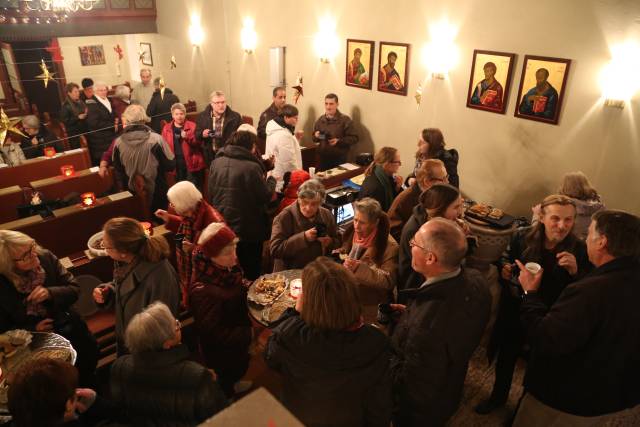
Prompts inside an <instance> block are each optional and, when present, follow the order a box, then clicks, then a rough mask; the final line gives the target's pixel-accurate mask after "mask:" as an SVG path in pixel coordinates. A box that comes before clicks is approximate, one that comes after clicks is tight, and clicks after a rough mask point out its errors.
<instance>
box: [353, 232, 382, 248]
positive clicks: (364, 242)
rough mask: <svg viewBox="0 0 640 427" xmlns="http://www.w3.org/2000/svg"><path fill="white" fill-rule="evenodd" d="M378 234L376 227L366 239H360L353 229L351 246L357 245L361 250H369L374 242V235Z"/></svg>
mask: <svg viewBox="0 0 640 427" xmlns="http://www.w3.org/2000/svg"><path fill="white" fill-rule="evenodd" d="M377 234H378V228H377V227H376V228H375V229H374V230H373V232H372V233H371V234H369V235H368V236H367V237H362V236H360V234H358V232H357V231H355V229H354V230H353V245H354V246H355V245H358V246H360V247H361V248H367V249H368V248H371V247H373V243H374V242H375V240H376V235H377Z"/></svg>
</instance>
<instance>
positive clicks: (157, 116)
mask: <svg viewBox="0 0 640 427" xmlns="http://www.w3.org/2000/svg"><path fill="white" fill-rule="evenodd" d="M176 102H180V100H179V99H178V97H177V96H176V95H174V94H173V91H172V90H171V89H169V88H165V89H164V96H160V89H156V90H155V92H153V95H151V100H150V101H149V105H147V116H149V117H150V118H151V125H150V127H151V129H153V131H154V132H156V133H160V132H162V123H161V122H162V120H164V121H166V122H170V121H171V106H172V105H173V104H175V103H176Z"/></svg>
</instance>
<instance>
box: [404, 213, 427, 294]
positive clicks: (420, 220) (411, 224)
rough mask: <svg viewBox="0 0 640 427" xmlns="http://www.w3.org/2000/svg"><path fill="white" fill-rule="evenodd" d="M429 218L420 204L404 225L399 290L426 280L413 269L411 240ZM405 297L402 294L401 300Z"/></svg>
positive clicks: (415, 285)
mask: <svg viewBox="0 0 640 427" xmlns="http://www.w3.org/2000/svg"><path fill="white" fill-rule="evenodd" d="M426 220H427V213H426V212H425V211H424V208H423V207H422V205H420V204H418V205H417V206H416V207H415V208H413V215H411V217H410V218H409V221H407V223H406V224H405V225H404V226H403V227H402V234H401V236H400V242H399V244H398V245H399V256H398V290H403V289H409V288H417V287H419V286H420V285H421V284H422V283H423V282H424V276H423V275H422V274H420V273H418V272H416V271H414V270H413V267H411V258H412V257H411V246H410V245H409V242H410V241H411V239H413V236H415V235H416V232H417V231H418V230H419V229H420V227H422V224H424V223H425V222H426ZM403 301H404V297H403V296H402V295H401V301H400V302H403Z"/></svg>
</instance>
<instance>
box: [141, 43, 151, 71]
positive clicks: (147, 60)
mask: <svg viewBox="0 0 640 427" xmlns="http://www.w3.org/2000/svg"><path fill="white" fill-rule="evenodd" d="M140 53H141V55H142V65H148V66H150V67H153V54H152V53H151V43H144V42H141V43H140Z"/></svg>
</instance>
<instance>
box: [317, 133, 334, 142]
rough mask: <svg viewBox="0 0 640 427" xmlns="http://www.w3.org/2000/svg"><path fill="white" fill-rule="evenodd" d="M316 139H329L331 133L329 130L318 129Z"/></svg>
mask: <svg viewBox="0 0 640 427" xmlns="http://www.w3.org/2000/svg"><path fill="white" fill-rule="evenodd" d="M318 139H319V140H321V141H327V140H329V139H331V135H330V134H329V132H325V131H319V132H318Z"/></svg>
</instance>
